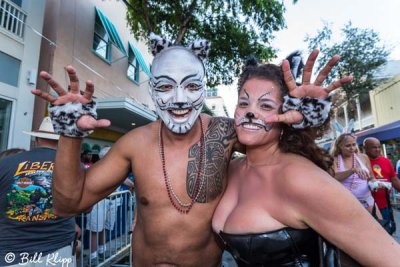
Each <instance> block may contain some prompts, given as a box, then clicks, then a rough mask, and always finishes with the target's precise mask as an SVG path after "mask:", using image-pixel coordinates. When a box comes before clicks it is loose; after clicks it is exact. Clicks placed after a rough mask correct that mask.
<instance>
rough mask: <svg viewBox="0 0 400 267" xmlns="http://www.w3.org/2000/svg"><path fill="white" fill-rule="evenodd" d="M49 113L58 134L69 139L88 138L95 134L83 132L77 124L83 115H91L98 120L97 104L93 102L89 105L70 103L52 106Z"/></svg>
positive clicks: (90, 131) (89, 131) (88, 131)
mask: <svg viewBox="0 0 400 267" xmlns="http://www.w3.org/2000/svg"><path fill="white" fill-rule="evenodd" d="M48 111H49V114H50V117H51V122H52V124H53V127H54V131H55V132H56V133H57V134H60V135H64V136H68V137H86V136H88V135H89V134H91V133H92V132H93V130H87V131H84V130H81V129H79V128H78V125H77V124H76V123H77V121H78V119H79V118H80V117H82V116H83V115H90V116H92V117H93V118H95V119H97V112H96V102H95V101H93V100H92V101H91V102H89V103H87V104H82V103H80V102H69V103H66V104H62V105H53V104H50V105H49V107H48Z"/></svg>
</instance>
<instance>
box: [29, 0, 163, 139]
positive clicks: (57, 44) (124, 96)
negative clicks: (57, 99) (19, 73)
mask: <svg viewBox="0 0 400 267" xmlns="http://www.w3.org/2000/svg"><path fill="white" fill-rule="evenodd" d="M126 11H127V8H126V6H125V4H124V2H123V1H102V0H85V1H79V0H68V1H62V0H52V1H47V3H46V7H45V16H44V27H43V35H44V36H46V38H43V39H42V43H41V50H40V63H39V68H40V70H46V71H48V72H49V73H51V74H52V76H53V77H54V78H55V80H57V81H59V82H60V83H61V85H62V86H63V87H64V88H68V83H69V78H68V76H67V74H66V72H65V67H66V66H67V65H72V66H73V67H74V68H75V69H76V71H77V74H78V77H79V80H80V86H81V90H84V82H85V81H86V80H91V81H93V83H94V86H95V92H94V97H95V100H96V101H97V103H98V109H97V112H98V116H99V118H104V119H109V120H110V121H111V127H109V128H107V129H106V130H96V131H95V132H94V133H93V134H92V135H91V136H89V138H87V140H85V142H87V143H91V144H93V145H94V143H96V144H97V145H100V146H103V145H105V144H109V143H112V142H114V141H116V140H117V139H118V138H119V137H120V136H121V135H122V134H124V133H126V132H128V131H129V130H131V129H133V128H135V127H139V126H141V125H144V124H147V123H149V122H151V121H154V120H155V119H156V118H157V116H156V114H155V112H154V106H153V103H152V100H151V97H150V95H149V93H148V80H149V76H150V62H151V60H152V55H151V54H150V52H149V50H148V46H147V44H146V43H145V42H144V41H138V40H136V39H135V36H133V35H132V34H131V32H130V29H129V27H128V26H127V22H126ZM38 87H39V88H40V89H41V90H43V91H48V92H50V93H54V92H53V91H52V89H51V88H50V87H49V86H48V85H47V83H46V82H45V81H42V80H39V81H38ZM46 109H47V103H45V102H44V101H43V100H41V99H39V98H37V99H36V100H35V115H36V117H35V118H34V122H33V128H35V127H36V128H37V127H38V126H39V124H40V121H41V119H42V118H43V116H45V114H46Z"/></svg>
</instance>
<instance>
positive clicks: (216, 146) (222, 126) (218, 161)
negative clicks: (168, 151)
mask: <svg viewBox="0 0 400 267" xmlns="http://www.w3.org/2000/svg"><path fill="white" fill-rule="evenodd" d="M236 141H237V137H236V132H235V129H234V127H233V120H231V119H228V118H212V120H211V122H210V124H209V126H208V130H207V131H206V133H205V158H204V159H205V166H204V174H203V175H205V177H204V178H205V180H204V182H205V183H204V186H202V188H201V192H200V195H199V197H198V198H197V201H198V202H200V203H207V202H209V201H211V200H214V199H215V198H217V197H218V196H219V195H220V194H221V193H222V190H223V185H224V179H225V177H226V174H227V167H228V164H229V160H230V158H231V154H232V149H233V144H234V143H235V142H236ZM199 160H200V143H197V144H195V145H193V146H192V147H191V148H190V149H189V161H188V166H187V176H186V190H187V192H188V194H189V196H190V197H193V193H194V191H195V183H196V178H197V172H198V165H199V164H198V162H199ZM201 172H203V168H202V170H201Z"/></svg>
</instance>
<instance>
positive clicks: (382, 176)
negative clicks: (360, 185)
mask: <svg viewBox="0 0 400 267" xmlns="http://www.w3.org/2000/svg"><path fill="white" fill-rule="evenodd" d="M363 146H364V150H365V153H366V154H367V155H368V157H369V160H370V163H371V167H372V171H373V174H374V176H375V178H376V179H377V180H378V181H384V182H389V183H391V184H392V186H393V187H394V188H395V189H396V190H397V191H400V180H399V178H398V177H397V175H396V171H395V170H394V167H393V165H392V163H391V162H390V160H389V159H387V158H385V157H384V156H382V155H381V142H380V141H379V140H378V139H376V138H375V137H368V138H366V139H364V142H363ZM389 195H390V191H389V190H388V189H387V188H381V189H378V190H377V191H375V192H374V191H373V192H372V196H373V197H374V199H375V201H376V204H377V205H378V207H379V210H380V212H381V214H382V217H383V219H385V220H387V221H391V216H390V210H389V204H390V203H388V200H389V201H390V198H389V197H388V196H389Z"/></svg>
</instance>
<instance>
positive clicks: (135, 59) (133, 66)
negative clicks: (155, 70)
mask: <svg viewBox="0 0 400 267" xmlns="http://www.w3.org/2000/svg"><path fill="white" fill-rule="evenodd" d="M128 47H129V55H128V71H127V75H128V77H129V79H131V80H132V81H135V82H137V83H139V72H140V71H143V73H145V74H146V75H147V76H149V77H151V72H150V69H149V67H148V66H147V65H146V62H145V61H144V58H143V56H142V54H141V53H140V51H139V50H138V49H137V48H136V47H135V46H134V45H133V44H132V43H131V42H128Z"/></svg>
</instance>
